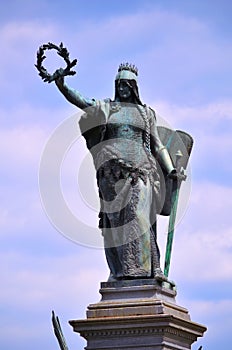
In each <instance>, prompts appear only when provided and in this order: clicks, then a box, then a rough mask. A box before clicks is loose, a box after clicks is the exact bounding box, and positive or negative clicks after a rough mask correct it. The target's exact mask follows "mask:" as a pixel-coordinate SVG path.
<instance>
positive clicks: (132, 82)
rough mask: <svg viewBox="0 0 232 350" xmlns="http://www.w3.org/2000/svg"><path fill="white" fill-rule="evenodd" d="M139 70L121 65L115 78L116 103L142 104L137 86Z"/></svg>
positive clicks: (127, 64)
mask: <svg viewBox="0 0 232 350" xmlns="http://www.w3.org/2000/svg"><path fill="white" fill-rule="evenodd" d="M137 78H138V69H137V68H136V67H135V65H132V64H129V63H121V64H120V66H119V68H118V73H117V75H116V78H115V101H126V100H127V99H129V100H130V102H132V103H137V104H142V102H141V101H140V98H139V91H138V85H137Z"/></svg>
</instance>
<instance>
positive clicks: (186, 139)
mask: <svg viewBox="0 0 232 350" xmlns="http://www.w3.org/2000/svg"><path fill="white" fill-rule="evenodd" d="M158 133H159V137H160V140H161V142H162V143H163V145H164V146H165V147H166V148H167V150H168V152H169V154H170V157H171V160H172V163H173V165H174V167H176V161H177V154H178V152H181V153H182V157H181V158H180V160H179V162H180V163H179V164H178V168H179V169H184V170H185V169H186V168H187V164H188V160H189V157H190V154H191V151H192V147H193V138H192V137H191V136H190V135H189V134H187V133H186V132H184V131H181V130H172V129H169V128H166V127H164V126H158ZM162 171H163V174H164V178H165V189H163V190H164V192H165V200H164V205H163V208H162V209H161V211H160V215H165V216H169V215H170V213H171V198H172V192H173V190H174V188H173V180H172V179H169V178H168V177H167V173H166V172H165V170H164V169H162ZM161 190H162V189H161Z"/></svg>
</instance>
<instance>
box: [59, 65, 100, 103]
mask: <svg viewBox="0 0 232 350" xmlns="http://www.w3.org/2000/svg"><path fill="white" fill-rule="evenodd" d="M61 69H62V68H61ZM55 83H56V86H57V87H58V89H59V90H60V92H61V93H62V94H63V95H64V97H65V98H66V100H68V101H69V102H70V103H72V104H74V105H75V106H77V107H78V108H80V109H85V108H88V107H91V106H94V105H95V100H93V99H89V98H85V97H84V96H82V95H81V94H80V92H79V91H77V90H74V89H72V88H70V87H69V86H68V85H67V84H66V83H65V82H64V77H58V78H57V79H56V80H55Z"/></svg>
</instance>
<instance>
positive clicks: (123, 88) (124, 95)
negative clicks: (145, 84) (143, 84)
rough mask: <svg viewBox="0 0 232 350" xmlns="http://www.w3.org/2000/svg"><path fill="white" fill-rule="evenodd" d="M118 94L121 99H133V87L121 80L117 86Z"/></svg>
mask: <svg viewBox="0 0 232 350" xmlns="http://www.w3.org/2000/svg"><path fill="white" fill-rule="evenodd" d="M117 89H118V94H119V97H120V99H122V100H128V99H130V97H131V87H130V85H129V83H128V82H127V81H125V80H120V81H119V82H118V85H117Z"/></svg>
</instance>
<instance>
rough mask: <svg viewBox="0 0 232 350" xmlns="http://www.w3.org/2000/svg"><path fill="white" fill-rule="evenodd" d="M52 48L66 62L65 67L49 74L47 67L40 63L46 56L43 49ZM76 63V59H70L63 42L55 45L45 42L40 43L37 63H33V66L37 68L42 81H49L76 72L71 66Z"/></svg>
mask: <svg viewBox="0 0 232 350" xmlns="http://www.w3.org/2000/svg"><path fill="white" fill-rule="evenodd" d="M52 49H54V50H56V51H57V54H58V55H59V56H61V57H62V58H63V59H64V61H65V62H66V68H65V69H62V68H61V69H57V70H56V71H55V72H54V73H53V74H50V73H48V71H47V69H46V68H45V67H44V66H43V65H42V63H43V61H44V60H45V58H46V56H45V51H46V50H52ZM76 64H77V59H75V60H73V61H72V62H71V61H70V59H69V52H68V50H67V49H66V47H64V46H63V43H60V45H59V46H57V45H55V44H53V43H50V42H49V43H47V44H43V45H41V46H40V47H39V49H38V51H37V64H35V67H36V68H37V69H38V71H39V75H40V76H41V78H42V79H43V81H44V82H48V83H51V82H52V81H54V80H56V79H57V78H60V77H64V76H66V75H74V74H76V72H75V71H73V70H72V68H73V67H74V66H75V65H76Z"/></svg>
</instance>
